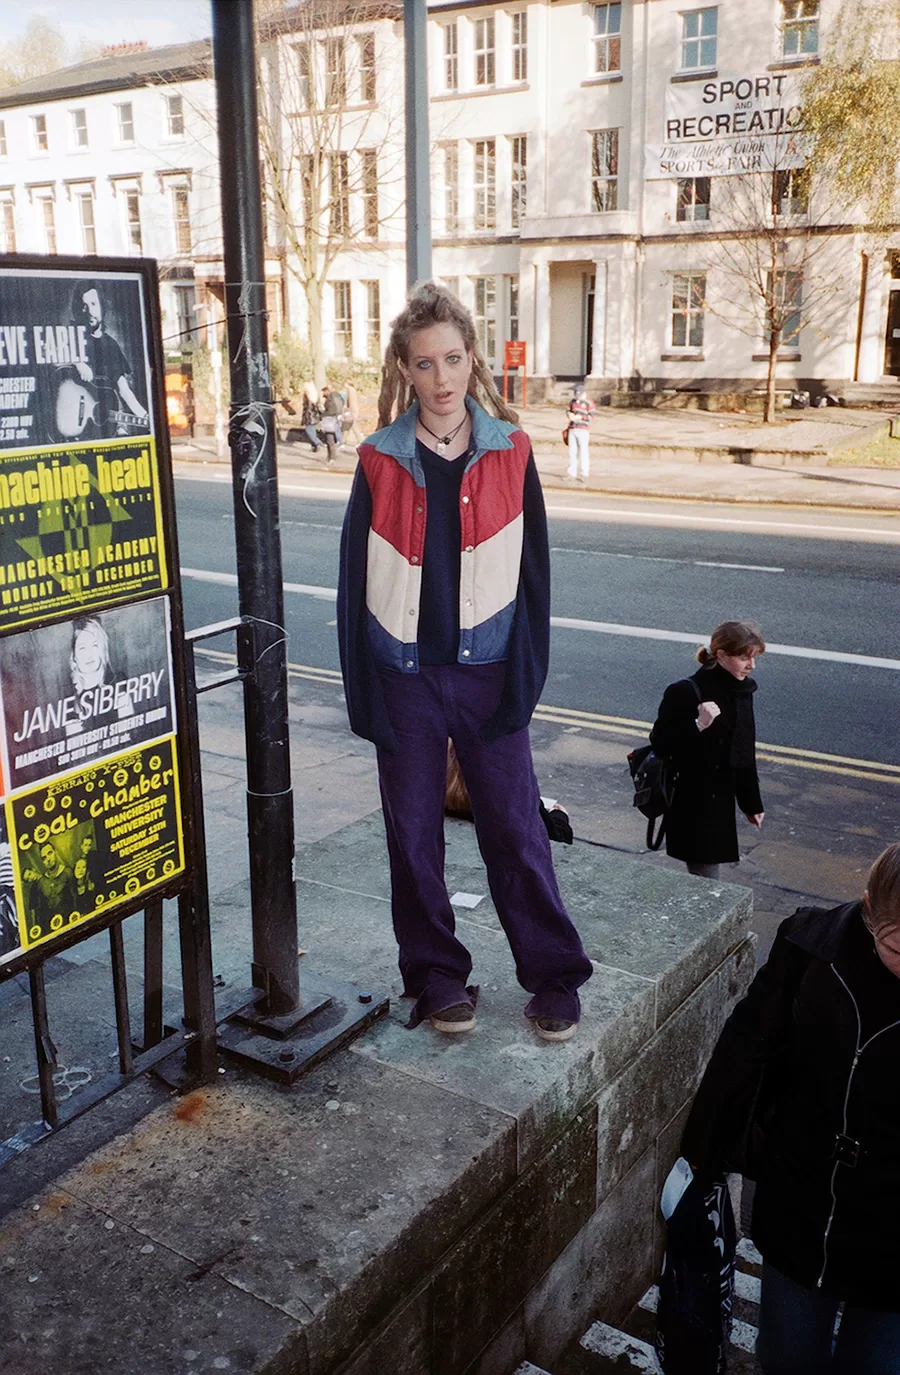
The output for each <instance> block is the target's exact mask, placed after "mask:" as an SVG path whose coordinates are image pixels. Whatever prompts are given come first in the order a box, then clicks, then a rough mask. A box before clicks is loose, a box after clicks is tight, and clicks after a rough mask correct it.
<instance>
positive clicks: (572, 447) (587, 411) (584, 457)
mask: <svg viewBox="0 0 900 1375" xmlns="http://www.w3.org/2000/svg"><path fill="white" fill-rule="evenodd" d="M596 414H597V407H596V406H595V405H594V403H593V401H592V400H591V399H590V397H589V396H587V395H586V394H585V390H584V384H583V383H581V382H578V383H577V384H576V386H575V388H574V390H573V392H572V400H571V401H570V402H569V408H568V410H567V411H566V420H567V421H568V431H569V438H568V444H569V470H568V473H567V474H566V476H567V477H568V478H569V479H570V480H571V481H573V482H574V481H575V479H576V478H577V477H579V475H580V477H581V480H582V482H583V481H584V480H585V478H587V477H588V476H589V475H590V471H591V454H590V442H591V420H592V419H593V418H594V416H595V415H596Z"/></svg>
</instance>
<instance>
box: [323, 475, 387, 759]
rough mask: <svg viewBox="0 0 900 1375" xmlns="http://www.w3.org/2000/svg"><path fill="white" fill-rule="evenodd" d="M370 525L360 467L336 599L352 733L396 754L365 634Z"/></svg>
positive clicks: (349, 509)
mask: <svg viewBox="0 0 900 1375" xmlns="http://www.w3.org/2000/svg"><path fill="white" fill-rule="evenodd" d="M371 523H372V494H371V492H370V491H369V484H368V482H367V481H366V475H365V473H364V472H363V470H362V466H361V465H359V464H358V465H357V468H356V474H355V476H354V478H353V487H352V488H351V491H350V500H349V502H348V504H347V510H346V513H345V515H344V526H343V529H342V531H341V560H340V572H339V573H338V594H337V630H338V648H339V650H340V656H341V673H342V675H343V679H344V696H345V698H346V701H347V714H348V716H349V717H350V729H351V730H352V731H353V733H354V734H355V735H361V736H362V738H363V739H364V740H371V741H372V743H373V744H375V745H378V746H379V747H380V748H382V749H387V750H393V749H394V748H395V747H396V743H397V742H396V738H395V736H394V731H393V727H392V726H391V723H390V720H389V719H388V714H387V708H386V707H385V704H384V693H383V692H382V689H381V679H380V678H379V676H378V670H377V668H376V666H375V663H374V661H373V658H372V652H371V649H370V648H369V638H368V635H367V633H366V619H367V616H368V612H367V610H366V555H367V550H368V541H369V527H370V525H371Z"/></svg>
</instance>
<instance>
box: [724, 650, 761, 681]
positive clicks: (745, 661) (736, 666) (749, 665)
mask: <svg viewBox="0 0 900 1375" xmlns="http://www.w3.org/2000/svg"><path fill="white" fill-rule="evenodd" d="M716 660H717V662H718V663H719V664H720V665H721V666H722V668H724V670H725V672H726V673H730V674H731V676H732V678H737V679H738V680H739V681H740V682H743V681H744V679H745V678H749V677H750V674H751V673H752V672H753V668H754V665H755V664H756V650H755V649H742V650H741V651H740V653H739V654H726V653H725V651H724V650H723V649H717V650H716Z"/></svg>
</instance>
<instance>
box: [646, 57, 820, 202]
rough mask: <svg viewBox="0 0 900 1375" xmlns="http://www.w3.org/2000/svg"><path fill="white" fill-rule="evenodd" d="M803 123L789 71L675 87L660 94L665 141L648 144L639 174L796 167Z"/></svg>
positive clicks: (800, 160)
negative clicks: (663, 110) (663, 99)
mask: <svg viewBox="0 0 900 1375" xmlns="http://www.w3.org/2000/svg"><path fill="white" fill-rule="evenodd" d="M802 124H803V109H802V106H801V104H800V84H799V79H798V77H797V74H796V73H794V72H770V73H766V74H765V75H762V76H736V77H716V78H714V79H710V80H709V81H703V82H693V81H692V82H684V83H676V84H675V85H670V86H668V87H667V88H666V99H665V117H664V129H663V139H664V140H665V141H664V142H663V143H656V144H648V145H647V147H646V149H645V160H644V176H645V177H646V178H648V179H649V180H653V179H658V178H663V177H665V178H669V177H727V176H737V175H740V174H741V173H747V172H774V171H776V170H777V169H779V168H788V167H802V166H803V164H804V162H805V161H806V156H805V149H804V145H803V139H802V135H801V134H800V129H801V128H802Z"/></svg>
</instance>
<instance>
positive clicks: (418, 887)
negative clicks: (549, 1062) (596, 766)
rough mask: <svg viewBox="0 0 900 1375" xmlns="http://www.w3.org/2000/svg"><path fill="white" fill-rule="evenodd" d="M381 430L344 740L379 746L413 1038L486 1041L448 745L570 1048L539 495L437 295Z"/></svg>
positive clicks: (572, 1008)
mask: <svg viewBox="0 0 900 1375" xmlns="http://www.w3.org/2000/svg"><path fill="white" fill-rule="evenodd" d="M491 412H493V414H492V413H491ZM379 420H380V422H381V425H382V427H383V428H382V429H380V430H379V431H378V432H377V433H376V434H374V435H372V436H371V437H370V438H369V439H368V440H367V441H366V442H365V443H364V444H362V445H361V446H360V449H359V465H358V467H357V471H356V476H355V479H354V483H353V490H352V492H351V496H350V503H349V506H348V508H347V514H346V517H345V521H344V530H343V536H342V542H341V572H340V579H339V585H338V635H339V640H340V649H341V666H342V670H343V676H344V687H345V692H346V698H347V706H348V711H349V715H350V724H351V727H352V729H353V730H354V731H355V732H356V734H358V735H361V736H363V737H364V738H365V739H368V740H372V741H373V742H374V743H375V745H376V747H377V754H378V774H379V782H380V786H381V797H382V805H383V809H384V819H385V828H386V831H387V843H388V854H389V858H390V867H391V889H392V914H393V922H394V931H395V934H396V937H397V942H398V945H399V948H400V971H401V974H402V976H403V984H404V992H405V993H406V994H407V995H408V996H410V997H412V998H414V999H415V1005H414V1007H413V1010H412V1015H411V1017H410V1021H409V1025H410V1026H411V1027H412V1026H416V1025H418V1023H420V1022H421V1021H423V1020H425V1019H429V1020H430V1022H431V1025H432V1026H433V1027H435V1028H436V1029H437V1030H439V1031H444V1032H450V1033H452V1032H460V1031H469V1030H471V1029H472V1027H473V1026H474V1025H475V994H476V992H477V990H475V989H473V988H471V987H469V986H468V978H469V974H470V972H471V969H472V960H471V956H470V955H469V952H468V951H467V950H466V948H465V946H464V945H463V944H462V942H461V941H460V940H459V938H458V936H457V935H456V931H455V922H454V916H453V909H452V907H451V905H450V900H449V897H448V894H447V888H446V885H445V882H444V829H443V826H444V790H445V779H446V768H447V742H448V740H450V739H452V740H453V743H454V746H455V749H456V754H457V757H458V759H459V762H460V765H461V767H462V770H463V774H464V777H465V781H466V785H467V787H468V791H469V796H470V798H471V801H472V808H473V812H474V818H475V825H476V829H477V833H478V842H479V846H480V848H481V853H482V856H483V858H484V861H485V865H486V867H487V872H488V881H489V884H490V889H491V895H492V897H493V899H494V904H495V906H496V908H497V914H498V916H499V918H500V921H501V923H502V925H503V928H504V931H505V932H506V935H507V937H508V939H509V942H510V946H511V948H512V951H513V955H514V958H515V962H516V974H517V977H518V979H519V982H520V984H522V986H523V987H524V988H525V989H527V990H528V991H529V992H530V993H531V994H532V997H531V1000H530V1002H529V1003H528V1005H527V1007H526V1008H525V1015H526V1016H527V1017H529V1018H531V1019H532V1022H533V1025H534V1028H535V1030H536V1032H537V1034H538V1035H539V1036H541V1037H543V1038H544V1039H546V1040H556V1041H559V1040H567V1039H568V1038H569V1037H570V1036H572V1035H573V1034H574V1031H575V1026H576V1024H577V1022H578V1019H579V1015H580V1004H579V999H578V992H577V990H578V988H579V987H580V986H581V984H583V983H585V982H586V980H587V979H589V978H590V975H591V963H590V961H589V960H588V958H587V956H586V955H585V953H584V950H583V948H582V945H581V940H580V939H579V936H578V933H577V931H576V930H575V927H574V926H573V924H572V922H571V920H570V918H569V916H568V914H567V912H566V910H565V908H564V906H563V904H562V900H561V898H560V895H559V889H558V887H557V883H556V876H555V874H554V871H553V863H552V860H551V858H550V845H549V841H548V839H547V833H546V830H545V828H544V825H543V823H542V821H541V819H540V813H539V794H538V787H537V781H536V779H535V776H534V769H533V766H532V761H531V745H530V741H529V737H528V729H527V727H528V723H529V721H530V719H531V715H532V712H533V710H534V707H535V705H536V704H537V700H538V697H539V695H540V692H541V688H542V687H543V684H544V679H545V677H546V674H547V663H548V655H549V638H550V580H549V549H548V539H547V523H546V517H545V514H544V504H543V497H542V493H541V487H540V482H539V479H538V474H537V469H536V468H535V464H534V458H533V456H532V453H531V444H530V442H529V440H528V437H527V435H525V434H524V433H523V432H522V431H521V430H520V429H518V428H517V425H516V423H515V421H516V417H515V414H514V413H513V412H512V411H510V410H509V409H508V407H506V406H505V405H504V403H503V402H502V401H501V399H500V397H499V396H498V395H497V391H496V388H495V387H494V383H493V379H492V378H491V376H490V373H489V372H488V369H487V367H486V365H485V363H484V361H483V359H482V358H481V356H480V354H479V353H478V349H477V345H476V336H475V327H474V324H473V322H472V319H471V316H470V315H469V313H468V312H467V311H466V310H465V308H464V307H463V306H462V305H461V304H460V302H459V301H458V300H457V299H456V297H454V296H453V295H451V293H450V292H449V291H446V290H445V289H444V288H442V287H438V286H435V285H433V284H432V283H428V284H426V285H424V286H421V287H419V288H418V289H417V290H416V291H415V292H414V293H413V295H412V297H411V298H410V301H409V303H408V305H407V307H406V309H405V310H404V311H403V312H402V314H401V315H400V316H398V318H397V319H396V320H395V321H394V324H393V327H392V332H391V340H390V344H389V345H388V349H387V353H386V357H385V364H384V370H383V380H382V388H381V395H380V397H379Z"/></svg>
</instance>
